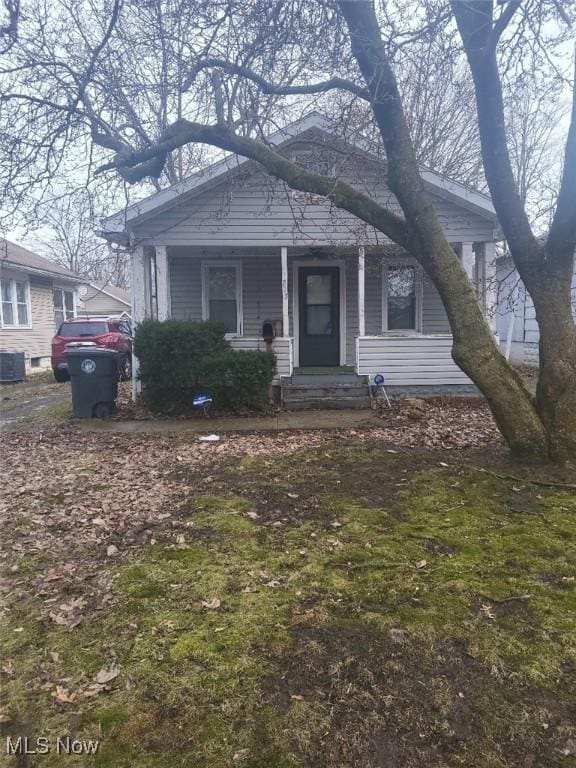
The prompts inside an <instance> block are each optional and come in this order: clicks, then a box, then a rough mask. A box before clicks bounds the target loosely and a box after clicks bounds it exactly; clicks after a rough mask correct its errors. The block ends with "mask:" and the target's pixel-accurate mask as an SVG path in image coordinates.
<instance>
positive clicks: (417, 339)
mask: <svg viewBox="0 0 576 768" xmlns="http://www.w3.org/2000/svg"><path fill="white" fill-rule="evenodd" d="M267 140H268V142H269V143H270V144H271V145H273V146H275V147H276V149H277V150H278V151H280V152H282V153H285V154H286V155H287V156H289V157H291V158H292V159H293V160H294V161H296V162H299V163H302V164H303V166H305V167H307V168H309V169H312V170H316V171H317V172H320V173H325V174H329V175H331V176H337V177H339V178H342V179H344V180H346V181H348V182H349V183H350V184H351V185H353V186H355V187H357V188H358V189H359V190H362V191H364V192H366V193H368V194H370V195H371V196H373V197H375V198H376V199H378V200H379V201H380V202H381V203H383V204H385V205H386V206H388V207H390V208H392V209H394V210H399V205H398V202H397V201H396V200H395V198H394V196H393V194H392V192H391V191H390V189H389V188H388V187H387V184H386V163H385V162H384V161H382V160H381V159H380V158H378V157H376V156H374V155H372V154H370V153H369V152H368V151H367V149H366V147H365V146H364V145H363V142H362V140H350V139H348V140H343V139H342V138H340V137H338V136H337V135H335V133H334V132H333V130H332V129H331V127H330V126H329V125H328V124H327V122H326V121H325V120H324V118H322V117H321V116H320V115H318V114H317V113H312V114H311V115H308V116H307V117H305V118H303V119H301V120H299V121H298V122H296V123H293V124H291V125H290V126H288V127H287V128H285V129H282V130H280V131H278V132H276V133H275V134H273V135H271V136H269V137H268V139H267ZM422 174H423V178H424V182H425V184H426V187H427V188H428V191H429V192H430V195H431V196H432V198H433V200H434V203H435V205H436V208H437V210H438V212H439V215H440V219H441V222H442V225H443V227H444V230H445V232H446V235H447V237H448V239H449V241H450V242H451V243H453V246H454V248H455V250H456V251H457V252H458V254H459V255H460V257H461V259H462V262H463V264H464V267H465V269H466V271H467V272H468V274H469V276H470V280H471V281H473V282H474V283H475V284H476V286H477V290H478V295H479V300H480V301H481V302H482V303H483V305H484V306H489V305H491V304H492V302H493V301H494V296H493V291H492V289H491V288H490V286H491V285H492V283H493V282H494V281H493V280H491V277H492V275H493V269H494V239H495V230H496V228H497V221H496V214H495V212H494V208H493V206H492V203H491V201H490V199H489V198H488V197H486V196H485V195H482V194H480V193H478V192H476V191H474V190H471V189H469V188H467V187H465V186H463V185H462V184H458V183H455V182H453V181H450V180H448V179H446V178H444V177H442V176H440V175H438V174H437V173H434V172H432V171H429V170H426V169H423V170H422ZM102 229H103V232H102V234H103V235H104V236H105V237H106V238H107V239H108V240H109V241H111V242H116V243H120V244H122V245H124V246H127V247H130V248H131V249H132V270H133V271H132V291H133V294H132V298H133V321H134V322H135V323H137V322H139V321H140V320H142V319H143V318H145V317H157V318H159V319H165V318H180V319H186V318H187V319H193V320H202V319H208V318H210V319H217V320H221V321H224V323H225V324H226V326H227V328H228V332H229V338H230V342H231V344H232V346H233V348H235V349H265V347H266V342H265V340H264V338H263V337H264V335H265V334H266V332H270V330H271V331H272V333H273V334H274V341H273V350H274V352H275V353H276V357H277V379H276V384H279V385H280V386H281V388H282V395H283V399H284V402H285V403H286V404H288V405H289V404H291V403H292V404H295V403H298V404H299V407H306V406H309V407H310V406H314V405H316V404H317V405H326V404H332V403H333V402H334V404H346V405H354V404H358V405H360V404H365V402H366V401H367V394H368V387H367V382H368V377H371V376H374V375H375V374H378V373H381V374H383V376H384V380H385V384H386V387H387V389H388V392H389V393H390V392H391V393H395V392H412V393H415V392H422V393H434V392H438V393H439V392H441V393H446V392H466V391H471V390H472V389H473V387H472V382H471V381H470V380H469V379H468V377H467V376H466V375H465V374H464V373H463V372H462V371H461V370H460V369H459V368H458V367H457V366H456V365H455V363H454V362H453V360H452V357H451V347H452V337H451V334H450V327H449V323H448V319H447V317H446V313H445V311H444V307H443V305H442V302H441V300H440V296H439V294H438V293H437V291H436V289H435V288H434V286H433V285H432V284H431V282H430V281H429V279H428V278H427V277H426V275H424V274H423V272H422V270H421V269H420V267H419V265H418V264H417V263H416V262H415V261H414V260H413V259H412V258H411V257H410V256H409V254H407V253H405V252H403V251H402V249H400V248H398V247H397V246H396V245H394V244H392V243H391V242H390V241H388V240H387V239H386V237H384V236H383V235H382V234H381V233H380V232H377V231H375V230H374V228H372V227H370V226H369V225H367V224H365V223H364V222H362V221H360V220H359V219H357V218H356V217H354V216H352V215H351V214H348V213H347V212H345V211H342V210H340V209H337V208H335V207H334V206H333V205H332V204H331V203H330V202H329V201H327V200H326V199H324V198H322V197H319V196H317V195H311V194H305V193H302V192H297V191H293V190H291V189H289V188H288V187H287V186H286V185H285V184H284V183H283V182H281V181H278V180H276V179H273V178H271V177H270V176H268V175H267V174H266V173H265V172H264V171H263V170H262V169H261V168H260V167H258V165H257V164H255V163H253V162H252V161H250V160H248V159H246V158H243V157H240V156H235V155H233V156H228V157H226V158H224V159H223V160H221V161H220V162H217V163H215V164H213V165H212V166H210V167H208V168H207V169H206V170H204V171H202V172H200V173H197V174H195V175H193V176H191V177H189V178H188V179H186V180H184V181H182V182H180V183H178V184H176V185H174V186H172V187H170V188H168V189H166V190H163V191H161V192H158V193H156V194H154V195H152V196H150V197H148V198H146V199H144V200H142V201H140V202H138V203H136V204H134V205H132V206H130V207H128V208H127V209H124V210H123V211H122V212H121V213H119V214H117V215H115V216H112V217H109V218H107V219H105V220H104V221H103V222H102ZM488 314H489V315H490V316H492V315H491V313H488ZM494 330H495V329H494ZM295 407H296V405H295Z"/></svg>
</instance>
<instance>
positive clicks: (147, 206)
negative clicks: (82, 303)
mask: <svg viewBox="0 0 576 768" xmlns="http://www.w3.org/2000/svg"><path fill="white" fill-rule="evenodd" d="M311 130H315V131H316V132H320V133H322V134H324V136H325V137H326V138H329V139H332V140H339V141H342V139H341V137H339V136H338V135H337V134H336V133H335V132H334V127H333V125H332V124H331V123H330V121H329V120H328V119H327V118H325V117H324V116H323V115H321V114H320V113H319V112H311V113H309V114H308V115H306V116H304V117H303V118H301V119H300V120H297V121H295V122H293V123H290V124H289V125H287V126H286V127H284V128H281V129H279V130H278V131H275V132H274V133H272V134H269V135H268V136H267V137H266V143H267V144H269V145H271V146H272V147H275V148H280V147H282V146H283V145H284V144H287V143H288V142H289V141H291V140H293V139H295V138H297V137H300V136H302V134H304V133H306V132H309V131H311ZM345 143H346V144H348V145H349V146H351V147H353V148H354V149H356V150H360V151H362V152H363V153H364V154H365V155H366V156H367V157H368V158H370V159H372V160H374V161H376V162H378V163H382V160H381V159H380V158H377V157H376V156H375V155H374V154H373V153H371V152H370V151H369V150H368V149H367V142H366V141H365V139H363V138H362V136H360V135H359V134H356V135H355V136H353V137H352V138H350V137H347V138H346V140H345ZM253 162H254V161H252V160H251V159H250V158H247V157H243V156H242V155H237V154H229V155H226V156H225V157H224V158H223V159H222V160H219V161H218V162H216V163H213V164H211V165H209V166H208V167H207V168H205V169H203V170H201V171H198V172H197V173H194V174H192V175H191V176H188V177H187V178H186V179H183V180H182V181H180V182H178V183H176V184H173V185H172V186H171V187H168V188H167V189H163V190H160V191H159V192H155V193H154V194H152V195H150V196H149V197H146V198H144V199H143V200H140V201H138V202H136V203H133V204H132V205H130V206H128V207H126V208H125V209H124V210H122V211H118V212H117V213H115V214H113V215H112V216H108V217H106V218H105V219H102V221H101V224H102V231H101V232H100V233H99V234H100V235H101V236H103V237H106V238H108V239H110V240H114V239H118V235H124V234H126V233H127V232H128V230H129V228H130V225H132V224H135V223H136V222H137V221H138V220H140V219H144V218H147V217H149V216H151V215H153V214H157V213H159V212H160V211H161V210H163V209H166V208H169V207H171V206H172V205H174V204H176V203H177V202H179V201H180V200H181V199H182V198H183V197H188V196H193V195H196V194H198V193H199V192H200V191H201V190H203V189H204V187H205V186H206V185H212V184H214V183H215V182H217V181H220V180H223V179H224V178H225V177H226V176H227V175H229V174H231V173H235V172H238V171H239V170H241V169H242V168H243V167H246V166H247V165H248V164H249V163H253ZM420 173H421V175H422V179H423V180H424V184H425V186H426V187H427V188H428V189H429V190H430V191H431V192H434V193H436V194H438V195H440V196H441V197H444V198H447V199H450V200H452V201H453V202H455V203H456V204H457V205H461V206H463V207H465V208H467V209H469V210H471V211H474V212H475V213H478V214H479V215H481V216H483V217H485V218H488V219H490V220H492V221H494V223H495V224H496V222H497V217H496V211H495V210H494V206H493V205H492V200H491V199H490V197H489V196H488V195H485V194H483V193H482V192H478V191H477V190H474V189H471V188H470V187H467V186H466V185H464V184H461V183H459V182H457V181H452V180H451V179H448V178H447V177H445V176H442V175H441V174H439V173H436V172H435V171H432V170H430V169H429V168H425V167H424V166H421V167H420Z"/></svg>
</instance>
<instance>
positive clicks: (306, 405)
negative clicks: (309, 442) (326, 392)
mask: <svg viewBox="0 0 576 768" xmlns="http://www.w3.org/2000/svg"><path fill="white" fill-rule="evenodd" d="M284 405H285V407H286V410H288V411H312V410H323V409H324V410H332V411H334V410H344V409H347V410H350V409H354V410H357V409H361V408H369V407H370V398H369V397H368V395H366V396H365V397H303V398H301V399H297V400H286V399H285V400H284Z"/></svg>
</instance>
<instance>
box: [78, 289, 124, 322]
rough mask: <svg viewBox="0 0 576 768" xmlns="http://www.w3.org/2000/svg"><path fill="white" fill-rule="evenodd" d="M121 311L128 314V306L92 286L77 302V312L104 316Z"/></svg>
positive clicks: (117, 313)
mask: <svg viewBox="0 0 576 768" xmlns="http://www.w3.org/2000/svg"><path fill="white" fill-rule="evenodd" d="M122 312H128V314H130V307H129V306H127V305H126V304H124V303H123V302H121V301H119V300H118V299H115V298H114V297H113V296H108V294H106V293H103V292H102V291H99V290H98V289H97V288H93V287H92V286H89V288H88V292H87V293H86V294H85V295H84V296H81V297H80V301H79V302H78V314H88V315H102V316H104V315H121V314H122Z"/></svg>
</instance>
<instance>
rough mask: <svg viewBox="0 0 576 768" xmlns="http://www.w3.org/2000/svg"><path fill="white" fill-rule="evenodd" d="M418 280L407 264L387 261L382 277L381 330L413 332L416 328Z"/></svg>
mask: <svg viewBox="0 0 576 768" xmlns="http://www.w3.org/2000/svg"><path fill="white" fill-rule="evenodd" d="M420 312H421V280H420V274H419V271H418V270H417V269H416V267H415V266H412V265H409V264H394V265H393V264H390V265H388V266H387V267H386V266H385V267H384V269H383V277H382V330H383V331H401V332H413V333H417V332H419V330H420V326H421V323H420Z"/></svg>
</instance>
